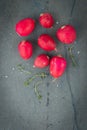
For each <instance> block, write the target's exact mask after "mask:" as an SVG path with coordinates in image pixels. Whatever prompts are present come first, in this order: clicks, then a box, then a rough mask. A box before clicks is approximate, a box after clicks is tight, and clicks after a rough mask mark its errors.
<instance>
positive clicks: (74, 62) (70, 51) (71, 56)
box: [68, 47, 77, 67]
mask: <svg viewBox="0 0 87 130" xmlns="http://www.w3.org/2000/svg"><path fill="white" fill-rule="evenodd" d="M72 49H73V47H69V48H68V51H69V55H70V58H71V60H72V65H73V66H74V67H75V66H77V62H76V60H75V56H74V55H73V53H72Z"/></svg>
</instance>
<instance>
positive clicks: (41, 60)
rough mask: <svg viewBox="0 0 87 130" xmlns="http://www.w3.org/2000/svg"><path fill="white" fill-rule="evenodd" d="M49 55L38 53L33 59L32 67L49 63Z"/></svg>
mask: <svg viewBox="0 0 87 130" xmlns="http://www.w3.org/2000/svg"><path fill="white" fill-rule="evenodd" d="M49 59H50V58H49V56H47V55H46V54H40V55H38V56H37V57H36V59H35V61H34V67H37V68H44V67H46V66H48V65H49Z"/></svg>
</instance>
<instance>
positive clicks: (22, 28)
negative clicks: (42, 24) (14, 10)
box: [15, 18, 35, 36]
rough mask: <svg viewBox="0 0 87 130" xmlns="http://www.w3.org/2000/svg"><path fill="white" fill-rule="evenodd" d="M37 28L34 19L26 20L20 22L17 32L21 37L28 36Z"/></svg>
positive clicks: (16, 28)
mask: <svg viewBox="0 0 87 130" xmlns="http://www.w3.org/2000/svg"><path fill="white" fill-rule="evenodd" d="M34 28H35V20H33V19H32V18H25V19H22V20H20V21H19V22H18V23H17V24H16V26H15V30H16V32H17V33H18V34H19V35H20V36H28V35H29V34H30V33H32V31H33V30H34Z"/></svg>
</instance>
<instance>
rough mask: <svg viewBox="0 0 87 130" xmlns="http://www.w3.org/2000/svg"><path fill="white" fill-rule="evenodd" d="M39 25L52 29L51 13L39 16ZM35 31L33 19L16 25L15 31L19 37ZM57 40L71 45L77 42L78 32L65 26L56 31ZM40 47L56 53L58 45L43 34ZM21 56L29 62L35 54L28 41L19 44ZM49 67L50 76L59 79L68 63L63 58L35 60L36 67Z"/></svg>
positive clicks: (44, 56) (42, 57) (45, 57)
mask: <svg viewBox="0 0 87 130" xmlns="http://www.w3.org/2000/svg"><path fill="white" fill-rule="evenodd" d="M39 23H40V25H41V26H42V27H44V28H52V27H53V25H54V19H53V17H52V15H51V14H50V13H42V14H40V16H39ZM34 29H35V20H33V19H32V18H25V19H22V20H20V21H18V22H17V23H16V26H15V31H16V33H17V34H18V35H19V36H28V35H30V34H31V33H32V32H33V31H34ZM56 36H57V39H58V40H59V41H60V42H61V43H64V44H71V43H73V42H74V41H75V40H76V30H75V28H74V27H73V26H72V25H63V26H61V27H60V28H58V29H57V31H56ZM37 44H38V46H39V47H40V48H41V49H43V50H44V51H48V52H50V51H55V50H57V48H56V43H55V41H54V39H53V38H52V37H51V36H50V35H49V34H41V35H40V36H39V37H38V39H37ZM18 52H19V55H20V56H21V57H22V58H23V59H25V60H28V59H29V58H31V57H32V54H33V45H32V43H31V42H30V41H28V40H23V41H21V42H20V43H19V44H18ZM48 65H49V71H50V75H52V76H53V77H54V78H58V77H60V76H62V75H63V73H64V72H65V69H66V66H67V61H66V59H65V58H64V57H62V56H60V55H59V56H58V55H56V56H53V57H52V58H50V57H49V56H48V55H46V54H45V53H44V54H39V55H38V56H37V57H36V58H35V60H34V65H33V66H34V67H37V68H44V67H46V66H48Z"/></svg>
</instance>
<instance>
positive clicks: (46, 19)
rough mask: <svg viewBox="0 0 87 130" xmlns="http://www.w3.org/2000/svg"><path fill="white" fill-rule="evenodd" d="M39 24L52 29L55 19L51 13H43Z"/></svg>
mask: <svg viewBox="0 0 87 130" xmlns="http://www.w3.org/2000/svg"><path fill="white" fill-rule="evenodd" d="M39 22H40V24H41V25H42V26H43V27H44V28H51V27H52V26H53V24H54V19H53V17H52V15H51V14H50V13H42V14H40V17H39Z"/></svg>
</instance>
